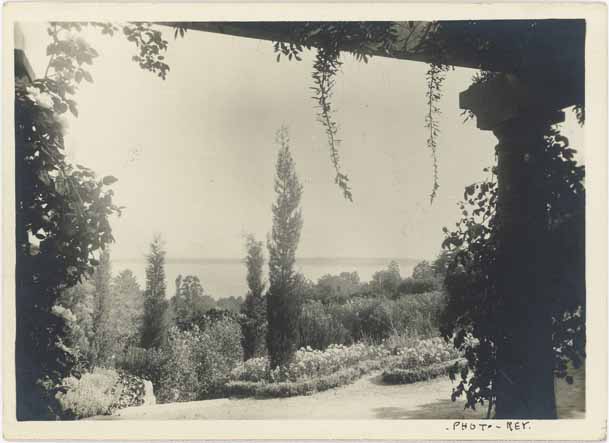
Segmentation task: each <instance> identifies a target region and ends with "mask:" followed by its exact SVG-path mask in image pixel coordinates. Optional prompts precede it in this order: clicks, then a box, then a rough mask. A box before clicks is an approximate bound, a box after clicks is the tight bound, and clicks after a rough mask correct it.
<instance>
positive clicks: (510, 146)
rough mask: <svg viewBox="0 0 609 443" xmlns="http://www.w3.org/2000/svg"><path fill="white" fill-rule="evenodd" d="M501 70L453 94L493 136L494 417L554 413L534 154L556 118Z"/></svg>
mask: <svg viewBox="0 0 609 443" xmlns="http://www.w3.org/2000/svg"><path fill="white" fill-rule="evenodd" d="M537 86H538V87H535V85H532V84H526V83H524V82H522V81H521V80H519V79H518V78H516V77H514V76H508V75H504V76H501V77H497V78H496V79H493V80H491V81H489V82H488V83H485V84H479V85H474V86H472V87H470V88H469V89H468V90H467V91H465V92H463V93H461V96H460V106H461V107H462V108H465V109H469V110H471V111H472V112H473V113H474V114H475V115H476V117H477V123H478V127H479V128H480V129H482V130H491V131H493V133H494V135H495V136H496V137H497V139H498V141H499V143H498V144H497V146H496V150H497V157H498V164H497V171H498V172H497V179H498V183H497V184H498V191H497V192H498V194H497V222H498V225H497V230H498V243H497V256H496V260H497V263H496V264H497V269H498V270H499V271H498V276H497V280H496V285H497V299H498V300H497V306H498V307H499V309H498V312H499V314H497V318H495V319H492V321H496V322H497V324H498V326H499V330H500V331H502V334H501V336H500V337H498V338H497V343H496V346H497V367H498V368H499V369H498V373H497V382H496V386H494V390H495V394H496V396H497V398H500V399H501V401H500V402H497V405H496V418H529V419H552V418H556V401H555V395H554V373H553V367H554V355H553V349H552V309H551V303H550V300H549V296H550V295H551V294H548V291H547V290H546V286H547V285H545V282H546V281H547V278H546V276H545V275H544V273H543V270H544V269H545V266H543V265H542V263H543V261H544V259H545V257H544V252H545V251H544V250H545V247H544V245H545V244H547V243H546V236H547V235H548V220H547V210H546V201H545V197H544V191H543V190H544V188H545V186H544V180H545V175H544V173H543V162H542V158H541V157H542V154H543V151H544V147H545V138H544V136H545V135H546V134H547V132H548V130H549V129H550V127H551V125H553V124H555V123H559V122H562V121H564V113H563V112H562V111H560V110H559V109H560V107H561V104H560V103H558V102H557V101H556V100H554V99H552V96H560V95H559V94H558V95H557V94H551V93H552V92H554V91H550V90H549V89H548V88H542V87H541V86H539V85H537Z"/></svg>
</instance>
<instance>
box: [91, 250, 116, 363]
mask: <svg viewBox="0 0 609 443" xmlns="http://www.w3.org/2000/svg"><path fill="white" fill-rule="evenodd" d="M111 277H112V275H111V270H110V252H109V251H108V249H105V250H104V251H103V252H102V253H101V254H100V257H99V264H98V265H97V266H96V267H95V272H94V273H93V287H94V293H93V315H92V323H93V324H92V326H93V328H92V329H93V331H92V332H93V335H92V337H91V339H92V343H91V345H92V346H91V347H92V351H93V352H92V357H93V360H92V362H91V363H92V365H93V366H98V365H105V364H106V363H107V362H108V359H109V358H110V352H111V349H110V348H111V343H112V342H113V340H114V337H113V331H112V330H111V328H110V309H111V304H112V300H111V295H110V279H111Z"/></svg>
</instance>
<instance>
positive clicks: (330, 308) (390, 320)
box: [298, 291, 445, 349]
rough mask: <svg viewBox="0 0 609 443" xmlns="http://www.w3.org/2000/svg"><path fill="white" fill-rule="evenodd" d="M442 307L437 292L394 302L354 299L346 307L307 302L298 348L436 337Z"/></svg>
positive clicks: (405, 297)
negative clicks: (389, 339) (394, 337)
mask: <svg viewBox="0 0 609 443" xmlns="http://www.w3.org/2000/svg"><path fill="white" fill-rule="evenodd" d="M444 304H445V296H444V294H443V293H442V292H439V291H436V292H427V293H424V294H412V295H408V296H404V297H400V298H397V299H389V298H386V297H379V296H374V297H354V298H352V299H349V300H348V301H347V302H345V303H322V302H320V301H315V300H309V301H307V302H306V303H305V304H304V306H303V311H302V316H301V321H300V323H299V332H300V334H299V342H298V346H299V347H305V346H311V347H312V348H315V349H325V348H326V347H328V346H329V345H330V344H346V345H348V344H352V343H356V342H359V341H362V340H367V341H372V342H376V343H378V342H381V341H382V340H384V339H387V338H388V337H390V336H392V335H396V334H397V335H403V336H423V337H428V336H432V335H435V334H437V331H438V325H439V321H440V315H441V312H442V310H443V307H444Z"/></svg>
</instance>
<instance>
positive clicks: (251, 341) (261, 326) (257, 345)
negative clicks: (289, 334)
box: [241, 234, 266, 360]
mask: <svg viewBox="0 0 609 443" xmlns="http://www.w3.org/2000/svg"><path fill="white" fill-rule="evenodd" d="M245 248H246V251H247V255H246V257H245V266H246V267H247V286H248V289H249V290H248V292H247V295H246V297H245V301H244V303H243V305H242V308H241V313H242V314H243V317H244V318H243V319H242V321H241V331H242V333H243V336H242V340H241V341H242V345H243V358H244V359H246V360H247V359H248V358H252V357H254V356H255V355H257V354H260V353H262V352H263V351H264V347H265V346H264V340H265V337H264V336H265V334H266V300H265V297H264V289H265V286H266V283H265V282H264V278H263V276H262V273H263V268H264V252H263V250H262V242H261V241H257V240H256V238H255V237H254V236H253V235H252V234H250V235H248V236H247V237H246V240H245Z"/></svg>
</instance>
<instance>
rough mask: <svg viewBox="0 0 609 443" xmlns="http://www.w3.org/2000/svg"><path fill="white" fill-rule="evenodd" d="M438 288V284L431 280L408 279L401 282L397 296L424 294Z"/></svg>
mask: <svg viewBox="0 0 609 443" xmlns="http://www.w3.org/2000/svg"><path fill="white" fill-rule="evenodd" d="M437 287H438V282H437V281H436V280H434V279H432V278H428V279H415V278H412V277H408V278H405V279H403V280H402V282H401V283H400V284H399V286H398V290H397V293H398V296H400V295H410V294H424V293H426V292H432V291H434V290H435V289H436V288H437Z"/></svg>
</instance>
